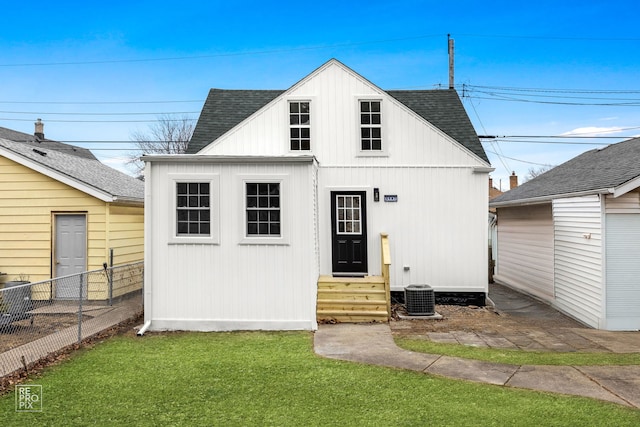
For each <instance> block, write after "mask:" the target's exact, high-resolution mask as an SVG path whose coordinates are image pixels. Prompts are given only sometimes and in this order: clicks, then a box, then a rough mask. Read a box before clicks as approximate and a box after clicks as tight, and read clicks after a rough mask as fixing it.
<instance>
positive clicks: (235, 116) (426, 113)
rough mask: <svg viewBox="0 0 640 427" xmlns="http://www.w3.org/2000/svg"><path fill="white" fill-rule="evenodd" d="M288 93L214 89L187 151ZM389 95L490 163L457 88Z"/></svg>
mask: <svg viewBox="0 0 640 427" xmlns="http://www.w3.org/2000/svg"><path fill="white" fill-rule="evenodd" d="M284 92H285V91H284V90H226V89H211V90H210V91H209V95H208V96H207V100H206V101H205V103H204V106H203V108H202V112H201V113H200V118H199V119H198V123H197V124H196V127H195V129H194V132H193V136H192V137H191V141H189V147H188V148H187V150H186V153H187V154H195V153H197V152H198V151H200V150H202V149H203V148H204V147H206V146H207V145H209V144H210V143H212V142H213V141H215V140H216V139H218V138H219V137H221V136H222V135H223V134H225V133H226V132H228V131H229V130H231V129H232V128H233V127H235V126H236V125H238V124H240V123H241V122H242V121H243V120H244V119H246V118H247V117H249V116H250V115H251V114H253V113H255V112H256V111H258V110H259V109H260V108H262V107H264V106H265V105H267V104H268V103H269V102H271V101H273V100H274V99H275V98H277V97H278V96H280V95H281V94H283V93H284ZM387 94H389V95H390V96H392V97H393V98H395V99H396V100H397V101H399V102H400V103H402V104H404V105H405V106H406V107H407V108H409V109H410V110H412V111H413V112H415V113H416V114H418V115H419V116H420V117H422V118H424V119H425V120H427V121H428V122H429V123H431V124H433V125H434V126H436V127H437V128H438V129H440V130H441V131H443V132H444V133H445V134H447V135H449V136H450V137H451V138H453V139H454V140H456V141H457V142H458V143H460V144H462V145H463V146H464V147H466V148H467V149H469V150H470V151H471V152H472V153H474V154H475V155H477V156H478V157H480V158H481V159H482V160H484V161H486V162H487V163H489V159H488V158H487V155H486V153H485V151H484V149H483V148H482V144H481V143H480V140H479V139H478V135H477V134H476V131H475V130H474V128H473V125H472V124H471V121H470V120H469V116H468V115H467V112H466V111H465V109H464V106H463V105H462V102H461V101H460V98H459V97H458V94H457V92H456V91H455V90H452V89H448V90H410V91H405V90H390V91H387Z"/></svg>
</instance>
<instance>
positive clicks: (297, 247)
mask: <svg viewBox="0 0 640 427" xmlns="http://www.w3.org/2000/svg"><path fill="white" fill-rule="evenodd" d="M313 169H314V168H313V165H312V163H304V164H300V163H297V164H280V165H278V164H244V165H240V164H213V163H202V162H197V163H192V164H187V163H175V164H173V163H152V164H151V165H148V171H149V174H148V176H147V180H148V181H147V190H150V191H147V199H146V202H147V204H146V205H145V216H146V218H145V222H146V230H147V233H145V238H146V241H145V243H146V244H147V245H148V246H147V248H150V250H148V251H147V253H146V257H145V260H146V270H145V320H150V321H151V322H152V323H151V328H152V329H156V330H159V329H190V330H231V329H315V328H316V323H315V299H316V284H317V279H318V267H317V262H316V260H317V257H316V255H315V231H314V224H313V223H314V213H313V206H314V200H313V198H314V189H313V184H314V179H315V178H314V175H315V172H314V170H313ZM170 174H184V176H187V175H186V174H195V176H197V177H202V176H206V175H208V174H209V175H216V176H219V181H220V196H219V200H212V206H213V205H214V204H215V203H218V204H219V214H220V217H219V221H220V236H219V244H193V243H192V244H175V243H171V242H170V238H171V232H170V230H171V228H172V227H171V224H172V221H173V219H172V218H173V217H172V213H173V210H174V209H175V201H174V200H173V191H172V189H171V187H172V185H173V183H172V181H171V180H170ZM247 175H256V176H261V177H269V176H275V177H282V176H283V175H284V176H286V181H285V184H286V187H285V188H284V189H283V194H282V204H283V207H282V215H283V219H282V221H283V226H286V227H287V235H288V236H287V240H288V244H284V245H268V244H241V241H242V239H243V236H244V233H243V230H244V208H245V205H244V195H243V192H242V177H244V176H247ZM215 211H216V210H215V209H214V212H215Z"/></svg>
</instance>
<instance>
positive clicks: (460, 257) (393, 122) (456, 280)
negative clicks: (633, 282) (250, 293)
mask: <svg viewBox="0 0 640 427" xmlns="http://www.w3.org/2000/svg"><path fill="white" fill-rule="evenodd" d="M360 98H365V99H380V100H382V121H383V123H382V125H383V146H384V147H385V152H384V153H382V155H380V156H361V155H359V152H358V144H359V142H358V141H359V136H358V135H359V134H358V132H359V128H358V123H359V116H358V100H359V99H360ZM292 99H296V100H309V102H310V108H311V148H312V149H311V154H313V155H314V156H316V158H317V159H318V162H319V165H320V170H319V188H318V190H319V194H318V197H319V205H318V209H319V210H318V220H319V227H318V235H319V242H320V247H319V250H320V253H319V255H320V265H321V273H322V274H331V223H330V218H331V216H330V201H329V199H330V192H331V190H332V189H336V188H340V189H365V190H367V195H368V203H367V208H368V209H367V210H368V221H369V222H368V234H369V235H368V257H369V260H368V261H369V262H368V264H369V274H380V237H379V236H380V233H381V232H386V233H389V239H390V243H391V245H392V246H391V257H392V265H391V286H392V289H393V290H403V289H404V286H406V285H409V284H412V283H428V284H430V285H431V286H433V287H434V288H435V289H436V291H451V292H454V291H460V292H486V291H487V257H488V254H487V247H486V246H487V243H486V242H487V227H486V221H487V211H488V185H487V175H486V174H474V173H473V168H474V167H477V166H480V167H482V166H485V167H486V166H488V165H486V164H485V163H484V162H482V161H481V160H480V159H478V158H477V157H476V156H475V155H473V154H471V153H470V152H469V151H468V150H467V149H465V148H464V147H462V146H461V145H460V144H459V143H457V142H455V141H454V140H452V139H451V138H450V137H449V136H447V135H446V134H444V133H443V132H442V131H440V130H439V129H437V128H436V127H434V126H433V125H431V124H430V123H428V122H426V121H425V120H423V119H422V118H420V117H418V116H417V115H416V114H415V113H413V112H412V111H410V110H409V109H407V108H406V107H405V106H403V105H402V104H401V103H399V102H398V101H396V100H395V99H394V98H392V97H390V96H388V95H386V93H385V92H384V91H381V90H380V89H378V88H377V87H376V86H375V85H373V84H371V83H370V82H368V81H367V80H366V79H364V78H362V77H360V76H358V75H357V74H354V73H353V72H351V71H350V70H348V69H346V68H345V67H344V66H342V65H341V64H339V63H335V62H331V63H329V65H328V66H327V67H324V68H321V69H319V70H318V71H317V72H316V73H313V74H311V75H310V76H309V77H308V78H306V79H303V80H302V81H301V82H300V83H299V84H297V85H295V86H294V87H293V88H291V89H290V90H289V91H287V92H286V93H285V94H284V96H283V97H281V98H278V99H276V100H274V101H273V102H272V103H270V104H269V105H267V106H266V107H265V108H263V109H262V110H261V111H259V112H258V113H257V114H255V115H254V116H252V117H251V118H250V119H249V120H247V121H245V122H244V123H242V124H241V125H240V126H238V127H237V128H236V129H234V130H233V131H232V132H230V133H229V134H227V135H225V136H223V137H222V138H221V139H220V140H219V141H218V142H217V143H216V144H214V145H210V146H209V147H206V148H204V149H203V150H202V151H201V153H202V154H227V155H256V154H261V155H283V154H289V146H288V144H289V139H288V132H289V127H288V110H287V108H288V101H289V100H292ZM373 188H379V189H380V196H381V201H380V202H378V203H374V202H373V195H372V191H373ZM384 194H395V195H398V202H397V203H385V202H384V201H383V200H382V198H383V196H384ZM405 266H406V267H409V269H408V270H405V269H404V267H405Z"/></svg>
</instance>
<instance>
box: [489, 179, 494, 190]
mask: <svg viewBox="0 0 640 427" xmlns="http://www.w3.org/2000/svg"><path fill="white" fill-rule="evenodd" d="M489 188H493V178H491V177H489Z"/></svg>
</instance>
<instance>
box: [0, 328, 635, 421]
mask: <svg viewBox="0 0 640 427" xmlns="http://www.w3.org/2000/svg"><path fill="white" fill-rule="evenodd" d="M29 383H31V384H39V385H42V386H43V412H40V413H16V412H15V410H14V395H13V393H11V394H8V395H6V396H3V397H2V398H0V414H2V417H1V419H2V425H11V426H20V425H26V426H36V425H61V426H62V425H64V426H70V425H82V426H86V425H125V424H126V425H132V426H133V425H135V426H140V425H142V426H145V425H149V426H164V425H171V426H174V425H189V426H191V425H220V426H233V425H238V426H258V425H274V426H314V425H319V426H367V425H371V426H423V425H438V426H443V425H453V426H464V425H473V426H479V425H481V426H485V425H499V426H515V425H517V426H526V425H531V426H546V425H554V426H561V425H567V426H576V425H584V426H587V425H588V426H597V425H602V426H612V425H615V426H637V425H640V411H637V410H632V409H629V408H625V407H622V406H618V405H614V404H609V403H605V402H599V401H595V400H590V399H586V398H578V397H566V396H560V395H554V394H545V393H537V392H532V391H524V390H514V389H509V388H504V387H497V386H489V385H481V384H474V383H469V382H464V381H456V380H449V379H444V378H438V377H434V376H430V375H425V374H421V373H416V372H408V371H402V370H394V369H387V368H381V367H374V366H367V365H360V364H355V363H349V362H342V361H334V360H328V359H323V358H321V357H319V356H317V355H315V354H314V353H313V350H312V334H310V333H306V332H289V333H287V332H284V333H265V332H252V333H250V332H244V333H208V334H205V333H175V334H167V335H155V334H150V335H147V336H145V337H142V338H139V337H129V336H120V337H116V338H112V339H109V340H107V341H105V342H104V343H101V344H99V345H96V346H95V347H94V348H91V349H89V350H85V351H81V352H80V353H79V354H78V355H76V356H74V357H73V358H71V359H70V360H68V361H67V362H65V363H63V364H61V365H59V366H56V367H53V368H51V369H49V370H48V371H47V372H45V373H44V375H42V376H41V377H39V378H34V379H32V380H31V381H29Z"/></svg>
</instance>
